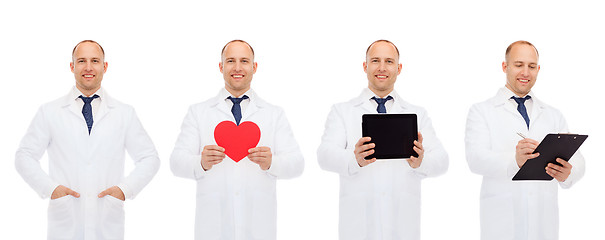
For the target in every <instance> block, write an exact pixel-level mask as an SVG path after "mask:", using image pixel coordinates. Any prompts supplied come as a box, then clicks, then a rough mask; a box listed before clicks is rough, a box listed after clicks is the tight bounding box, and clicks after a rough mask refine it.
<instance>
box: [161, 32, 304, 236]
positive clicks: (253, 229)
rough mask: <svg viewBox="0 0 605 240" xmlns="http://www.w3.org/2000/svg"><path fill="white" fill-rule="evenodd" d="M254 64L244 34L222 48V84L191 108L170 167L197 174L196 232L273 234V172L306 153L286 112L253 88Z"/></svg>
mask: <svg viewBox="0 0 605 240" xmlns="http://www.w3.org/2000/svg"><path fill="white" fill-rule="evenodd" d="M257 66H258V64H257V63H256V62H254V50H253V49H252V47H251V46H250V45H249V44H248V43H247V42H245V41H242V40H233V41H230V42H229V43H227V44H226V45H225V47H223V50H222V52H221V62H220V63H219V70H220V72H221V73H222V74H223V79H224V80H225V88H224V89H221V90H220V91H219V94H218V95H217V96H216V97H213V98H211V99H209V100H207V101H205V102H202V103H198V104H194V105H192V106H191V107H190V108H189V111H188V113H187V116H185V120H183V124H182V126H181V133H180V135H179V137H178V139H177V142H176V144H175V147H174V151H173V152H172V155H171V157H170V168H171V170H172V172H173V173H174V175H176V176H179V177H184V178H190V179H194V180H196V181H197V203H196V220H195V239H224V240H227V239H228V240H232V239H233V240H236V239H242V240H243V239H275V238H276V232H277V231H276V221H277V220H276V217H277V208H276V195H275V192H276V187H275V183H276V181H275V180H276V179H282V178H293V177H297V176H299V175H300V174H302V171H303V168H304V160H303V156H302V153H301V152H300V149H299V147H298V144H297V143H296V140H295V139H294V135H293V134H292V131H291V129H290V125H289V124H288V120H287V119H286V116H285V114H284V111H283V110H282V109H281V108H280V107H277V106H274V105H271V104H269V103H267V102H265V101H264V100H263V99H261V98H259V97H258V96H257V95H256V93H255V92H254V91H253V90H252V89H251V88H250V85H251V81H252V76H253V75H254V73H256V69H257Z"/></svg>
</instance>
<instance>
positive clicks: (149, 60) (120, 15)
mask: <svg viewBox="0 0 605 240" xmlns="http://www.w3.org/2000/svg"><path fill="white" fill-rule="evenodd" d="M603 10H604V8H603V7H600V6H599V5H598V4H597V1H595V2H594V3H593V2H588V1H573V4H571V2H570V1H542V2H533V1H499V2H496V1H493V2H492V1H490V3H487V1H485V2H484V1H410V2H404V1H400V2H394V3H388V2H377V1H366V2H353V1H343V2H331V1H325V0H324V1H296V2H287V1H283V2H272V3H260V2H255V1H244V2H237V1H225V3H222V2H220V1H209V2H208V3H193V2H179V1H171V3H170V4H164V3H158V2H155V1H145V2H130V1H115V2H114V1H95V2H89V1H39V2H30V1H15V3H11V2H9V1H6V2H4V1H3V2H2V3H1V4H0V30H1V31H0V32H1V33H0V34H1V37H0V81H1V84H0V98H1V99H0V104H1V106H0V107H1V110H2V115H1V117H0V121H1V123H0V141H1V142H0V184H1V188H0V189H1V191H0V192H1V195H0V199H1V200H0V201H1V202H0V203H1V204H0V229H1V230H0V235H1V236H0V238H1V239H44V238H45V236H46V208H47V201H48V200H41V199H40V198H39V197H38V196H37V194H35V192H34V191H33V190H32V189H31V188H30V187H29V186H28V185H27V184H26V183H25V182H24V181H23V180H22V179H21V177H20V176H19V175H18V174H17V172H16V170H15V167H14V153H15V151H16V149H17V147H18V144H19V141H20V139H21V138H22V136H23V135H24V134H25V131H26V129H27V127H28V125H29V123H30V121H31V119H32V118H33V116H34V114H35V112H36V111H37V108H38V107H39V106H40V105H41V104H43V103H45V102H49V101H52V100H54V99H56V98H59V97H61V96H63V95H65V94H67V92H68V91H69V90H70V88H71V87H72V86H73V85H74V77H73V74H72V73H71V72H70V71H69V62H70V61H71V50H72V48H73V47H74V45H75V44H76V43H77V42H79V41H80V40H84V39H93V40H96V41H98V42H99V43H101V45H102V46H103V47H104V48H105V51H106V61H108V63H109V68H108V71H107V73H106V75H105V77H104V80H103V86H104V88H105V89H106V90H107V91H108V92H109V93H110V94H111V95H112V96H114V97H116V98H117V99H119V100H121V101H123V102H126V103H128V104H131V105H133V106H134V107H135V109H136V110H137V113H138V115H139V118H140V119H141V121H142V122H143V125H144V126H145V128H146V129H147V131H148V133H149V134H150V136H151V137H152V139H153V140H154V143H155V145H156V147H157V149H158V152H159V154H160V158H161V161H162V165H161V168H160V171H159V172H158V174H157V175H156V176H155V178H154V179H153V181H152V182H151V183H150V184H149V185H148V186H147V188H146V189H144V190H143V191H142V192H141V193H140V194H139V195H138V196H137V198H136V199H134V200H132V201H127V203H126V214H127V216H126V239H192V238H193V222H194V212H195V202H194V201H195V183H194V181H191V180H186V179H181V178H177V177H174V176H173V175H172V173H171V172H170V170H169V163H168V159H169V156H170V153H171V152H172V148H173V146H174V143H175V140H176V137H177V135H178V133H179V131H180V125H181V122H182V120H183V117H184V116H185V114H186V110H187V108H188V106H189V105H191V104H194V103H197V102H201V101H203V100H206V99H208V98H210V97H213V96H214V95H216V94H217V93H218V90H219V89H220V88H221V87H222V86H223V80H222V75H221V74H220V73H219V69H218V62H219V61H220V50H221V48H222V47H223V45H224V44H225V43H226V42H228V41H229V40H232V39H244V40H246V41H248V42H249V43H250V44H251V45H252V46H253V47H254V49H255V52H256V59H255V60H256V61H257V62H258V71H257V73H256V74H255V76H254V80H253V83H252V86H253V88H254V89H255V91H256V92H257V93H258V94H259V95H260V96H261V97H263V98H264V99H265V100H267V101H269V102H271V103H274V104H276V105H279V106H282V107H283V108H284V109H285V110H286V114H287V116H288V118H289V121H290V124H291V126H292V128H293V130H294V133H295V136H296V137H297V139H298V142H299V145H300V146H301V148H302V151H303V154H304V156H305V162H306V165H305V171H304V173H303V175H302V176H301V177H299V178H296V179H292V180H283V181H281V180H280V181H279V182H278V190H277V191H278V239H337V226H338V176H337V174H335V173H331V172H325V171H323V170H321V169H320V168H319V166H318V164H317V158H316V149H317V147H318V146H319V143H320V139H321V135H322V133H323V128H324V123H325V120H326V117H327V114H328V111H329V109H330V106H331V105H332V104H334V103H337V102H343V101H346V100H348V99H351V98H353V97H356V96H357V95H358V94H359V93H360V92H361V90H362V88H364V87H366V86H367V79H366V77H365V74H364V72H363V69H362V62H363V61H364V57H365V50H366V48H367V46H368V45H369V44H370V43H371V42H372V41H374V40H377V39H389V40H391V41H393V42H394V43H395V44H396V45H397V46H398V47H399V50H400V52H401V60H400V62H401V63H403V71H402V73H401V75H400V76H399V78H398V82H397V84H396V85H395V88H396V89H397V91H398V92H399V94H400V95H401V96H402V97H403V98H404V99H406V100H407V101H409V102H411V103H414V104H417V105H420V106H423V107H425V108H426V109H427V110H428V112H429V114H430V117H431V118H432V120H433V125H434V127H435V129H436V131H437V134H438V136H439V138H440V139H441V141H442V142H443V144H444V146H445V148H446V150H447V151H448V153H449V156H450V168H449V171H448V172H447V173H446V174H445V175H443V176H440V177H437V178H431V179H426V180H424V181H423V190H422V198H423V200H422V236H423V239H478V238H479V187H480V182H481V177H480V176H478V175H474V174H472V173H471V172H470V171H469V169H468V167H467V164H466V159H465V154H464V128H465V121H466V114H467V112H468V109H469V107H470V106H471V105H472V104H473V103H476V102H479V101H483V100H485V99H487V98H489V97H491V96H493V95H495V93H496V91H497V90H498V88H500V87H502V86H503V85H504V82H505V75H504V73H502V70H501V62H502V60H503V58H504V51H505V49H506V47H507V46H508V44H510V43H511V42H513V41H516V40H520V39H523V40H528V41H530V42H532V43H534V44H535V45H536V46H537V48H538V50H539V52H540V64H541V66H542V68H541V71H540V74H539V76H538V81H537V83H536V85H535V87H534V91H535V93H536V94H537V95H538V97H539V98H540V99H542V100H543V101H545V102H546V103H549V104H550V105H553V106H555V107H557V108H558V109H560V110H561V111H562V112H563V114H564V115H565V116H566V118H567V121H568V123H569V126H570V129H571V130H572V131H573V132H576V133H585V134H589V135H590V137H589V138H588V140H587V141H586V143H585V144H584V145H583V146H582V148H581V151H582V153H583V154H584V156H585V158H586V167H587V169H586V175H585V177H584V178H583V180H582V181H580V182H579V183H578V184H577V185H576V186H574V187H573V188H571V189H569V190H561V191H560V192H559V206H560V225H561V227H560V236H561V239H603V238H604V235H603V231H602V227H603V223H604V221H603V220H602V217H601V216H603V215H604V214H605V207H604V205H605V204H603V203H604V199H603V196H604V194H603V193H604V191H605V190H604V189H603V183H604V181H603V174H599V173H600V172H602V169H604V167H605V164H604V163H603V161H604V160H605V159H603V157H602V156H603V155H602V154H598V152H599V150H602V147H603V144H604V143H605V139H604V137H603V134H604V133H605V131H604V127H603V112H604V110H603V109H604V106H603V103H605V101H604V100H603V98H602V94H603V92H602V91H601V89H600V88H601V87H602V86H603V84H602V83H601V82H603V80H604V78H603V74H602V69H600V67H602V65H603V55H604V54H605V48H604V47H603V43H604V42H605V37H603V33H602V32H603V23H604V22H605V17H603V16H604V15H603ZM41 162H42V165H43V166H44V167H45V168H46V167H47V165H48V161H47V159H46V157H44V158H43V159H42V160H41ZM127 165H129V166H132V163H131V162H129V163H128V164H127Z"/></svg>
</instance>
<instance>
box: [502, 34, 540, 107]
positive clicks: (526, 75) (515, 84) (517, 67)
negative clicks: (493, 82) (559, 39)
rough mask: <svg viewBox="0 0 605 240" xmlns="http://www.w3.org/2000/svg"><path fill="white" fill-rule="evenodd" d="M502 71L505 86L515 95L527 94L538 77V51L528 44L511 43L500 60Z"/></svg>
mask: <svg viewBox="0 0 605 240" xmlns="http://www.w3.org/2000/svg"><path fill="white" fill-rule="evenodd" d="M502 71H504V73H506V87H507V88H508V89H510V90H511V91H513V93H515V94H516V95H517V96H519V97H523V96H525V95H527V94H528V93H529V92H530V91H531V88H532V87H533V86H534V84H536V79H537V78H538V71H540V65H538V52H537V51H536V49H535V48H534V47H533V46H531V45H528V44H524V43H517V44H515V45H513V46H512V47H511V49H510V52H509V53H508V55H507V56H506V60H505V61H504V62H502Z"/></svg>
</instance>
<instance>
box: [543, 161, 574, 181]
mask: <svg viewBox="0 0 605 240" xmlns="http://www.w3.org/2000/svg"><path fill="white" fill-rule="evenodd" d="M557 162H558V163H560V164H561V165H563V167H561V166H559V165H557V164H553V163H549V164H548V165H546V173H548V175H550V176H551V177H553V178H555V179H557V181H559V182H565V180H567V177H569V174H571V168H572V167H573V166H571V163H569V162H567V161H565V160H563V159H561V158H557Z"/></svg>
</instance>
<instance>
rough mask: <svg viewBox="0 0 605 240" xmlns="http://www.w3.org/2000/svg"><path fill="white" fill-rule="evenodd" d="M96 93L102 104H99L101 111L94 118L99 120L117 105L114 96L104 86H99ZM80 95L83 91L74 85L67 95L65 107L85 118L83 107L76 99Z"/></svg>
mask: <svg viewBox="0 0 605 240" xmlns="http://www.w3.org/2000/svg"><path fill="white" fill-rule="evenodd" d="M94 94H97V95H99V99H100V100H101V104H100V105H99V111H98V112H97V114H96V115H95V119H94V120H95V122H98V121H100V120H101V119H103V117H104V116H105V115H107V113H108V112H109V111H110V110H111V109H113V108H114V107H115V105H116V101H115V100H114V99H113V98H112V97H110V96H109V94H107V92H105V89H103V87H101V88H99V90H97V92H95V93H94ZM94 94H93V95H94ZM80 95H83V94H82V92H80V90H78V88H77V87H76V86H74V87H73V88H72V89H71V91H70V92H69V93H68V94H67V95H66V96H65V98H64V104H63V107H66V108H69V110H70V111H71V112H72V113H74V114H75V115H76V116H77V117H79V118H81V119H84V116H83V115H82V109H81V107H80V106H79V105H78V104H76V103H77V102H76V100H77V98H78V97H79V96H80Z"/></svg>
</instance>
